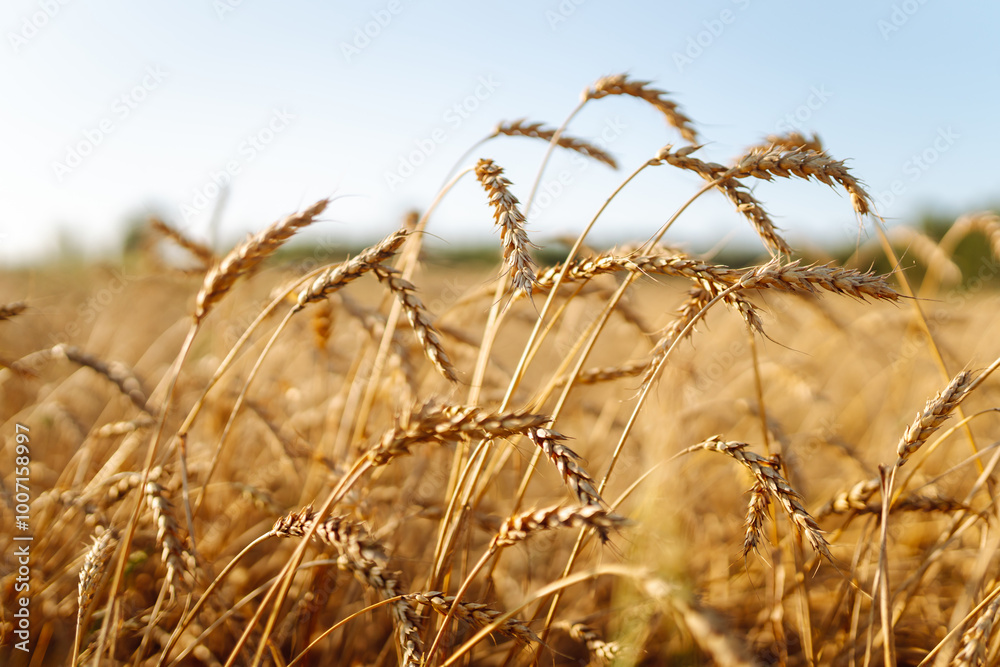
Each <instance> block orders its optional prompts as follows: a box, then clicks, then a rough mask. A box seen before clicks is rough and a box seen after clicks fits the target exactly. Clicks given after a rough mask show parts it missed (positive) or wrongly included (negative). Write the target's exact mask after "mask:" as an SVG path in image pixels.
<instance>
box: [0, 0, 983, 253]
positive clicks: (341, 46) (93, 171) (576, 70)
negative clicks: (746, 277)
mask: <svg viewBox="0 0 1000 667" xmlns="http://www.w3.org/2000/svg"><path fill="white" fill-rule="evenodd" d="M998 25H1000V4H998V3H996V2H986V1H979V2H964V3H943V2H935V1H933V0H925V1H924V2H920V1H919V0H906V1H897V2H866V3H862V2H856V3H763V2H759V1H757V0H716V1H712V2H700V3H654V2H631V3H629V2H622V3H610V2H599V1H598V0H562V1H561V2H560V1H558V0H552V1H551V2H507V3H499V4H498V3H479V2H476V3H464V2H463V3H459V2H437V3H430V2H423V3H417V2H412V1H407V0H391V1H390V0H374V1H365V2H353V3H321V2H316V1H309V0H302V1H300V2H290V3H273V2H272V3H268V2H262V1H260V0H242V1H239V0H216V1H212V0H199V1H197V2H184V3H135V2H132V3H129V2H124V1H113V0H108V1H104V2H100V1H94V2H86V3H85V2H82V1H81V0H64V1H63V2H60V1H59V0H7V2H5V3H4V5H3V8H2V9H0V30H2V32H3V44H2V45H0V88H2V90H3V91H4V95H3V97H2V100H0V262H3V263H5V264H16V263H23V262H25V261H31V260H33V259H34V258H37V257H41V256H44V255H45V254H46V253H50V252H53V251H54V250H56V249H57V247H58V238H59V235H60V233H68V234H69V235H71V236H72V237H73V238H75V239H77V242H78V243H79V244H80V245H81V246H82V247H83V248H85V249H87V250H88V251H90V252H93V253H97V252H101V251H114V250H115V249H116V248H119V247H120V242H121V238H122V234H123V229H124V225H125V220H126V219H127V218H128V217H130V216H132V217H135V216H141V215H145V214H148V213H150V212H154V211H155V212H157V213H159V214H160V215H162V216H163V217H165V218H166V219H167V220H168V221H169V222H172V223H174V224H176V225H177V226H179V227H181V228H182V229H184V230H186V231H187V232H188V233H190V234H191V235H192V236H195V237H200V238H203V239H204V238H209V236H210V231H209V219H210V217H211V213H212V210H213V209H214V208H215V205H216V203H217V199H218V196H219V195H218V188H217V187H216V184H217V183H219V182H225V181H229V182H230V189H229V194H228V197H227V199H226V203H225V207H224V208H223V209H222V216H221V221H220V229H219V230H218V240H217V243H219V244H220V245H221V246H222V247H227V246H228V245H229V244H231V243H233V242H234V241H235V240H236V239H238V238H239V237H240V236H242V235H243V234H245V233H246V232H248V231H255V230H257V229H260V228H262V227H263V226H265V225H267V224H269V223H270V222H272V221H273V220H274V219H277V218H279V217H281V216H283V215H285V214H287V213H289V212H291V211H293V210H296V209H298V208H300V207H301V206H303V205H306V204H308V203H311V202H312V201H314V200H316V199H318V198H320V197H324V196H330V195H333V196H336V197H338V199H337V201H336V202H335V203H334V205H333V206H332V207H331V208H330V209H329V215H328V216H327V219H326V221H325V222H324V223H322V225H320V227H319V228H318V229H314V230H312V231H310V234H311V235H313V236H314V237H315V238H317V239H320V240H327V241H332V242H338V241H343V242H357V241H361V240H370V239H374V238H376V237H379V236H381V235H383V234H385V233H387V232H388V231H390V230H391V229H393V228H394V227H395V226H396V225H397V224H398V222H399V220H400V218H401V216H402V215H403V214H404V212H405V211H406V210H408V209H409V208H412V207H417V208H425V207H426V206H427V205H428V204H429V203H430V201H431V200H432V199H433V197H434V194H435V193H436V191H437V189H438V187H439V186H440V184H441V183H442V180H443V179H444V178H445V176H446V175H447V173H448V172H449V171H450V169H451V168H452V166H453V165H454V163H455V161H456V160H457V159H458V158H459V157H460V156H461V155H462V154H463V153H464V152H465V150H466V149H467V148H468V147H469V146H470V145H471V144H473V143H474V142H475V141H477V140H478V139H479V138H481V137H482V136H484V135H485V134H488V133H489V132H490V131H491V130H492V128H493V127H494V126H495V124H496V123H497V122H498V121H500V120H512V119H516V118H521V117H528V118H529V119H532V120H539V121H544V122H546V123H547V124H549V125H553V126H555V125H558V124H559V123H560V122H561V121H562V120H563V119H564V118H565V116H566V115H567V114H568V112H569V111H570V110H571V109H572V108H573V107H574V106H575V105H576V104H577V102H578V100H579V97H580V93H581V91H583V89H584V88H585V87H587V86H588V85H589V84H590V83H592V82H593V81H594V80H596V79H597V78H598V77H600V76H603V75H607V74H613V73H617V72H628V73H629V74H630V75H631V76H633V77H635V78H638V79H643V80H650V81H652V82H654V83H655V84H656V85H657V86H658V87H660V88H662V89H665V90H668V91H670V92H671V95H672V98H673V99H674V100H676V101H677V102H679V103H680V104H681V106H682V108H683V110H684V111H685V112H686V113H687V114H688V115H690V116H691V117H692V118H693V119H694V121H695V123H696V125H697V127H698V129H699V131H700V132H701V134H702V136H703V139H704V141H705V142H706V143H707V145H706V146H705V147H704V148H703V149H702V151H701V154H702V156H703V157H704V158H705V159H711V160H715V161H720V162H725V161H728V160H731V159H732V158H734V157H735V156H738V155H739V154H740V152H741V150H742V148H743V147H745V146H747V145H749V144H751V143H755V142H757V141H759V140H760V139H762V138H763V137H764V136H765V135H767V134H769V133H772V132H775V131H779V130H782V129H789V128H791V127H796V128H800V129H802V130H803V131H807V132H812V131H815V132H818V133H819V135H820V136H821V138H822V139H823V140H824V142H825V144H826V146H827V148H828V150H829V151H830V153H831V154H832V155H834V156H835V157H838V158H849V159H850V161H849V165H850V166H851V168H852V169H853V170H854V171H855V174H856V175H857V176H858V177H859V178H861V179H862V180H863V181H864V182H865V184H866V185H867V186H868V189H869V190H870V191H871V192H872V194H873V195H875V197H876V201H877V202H879V204H880V206H879V208H880V211H881V212H882V214H883V215H884V216H886V218H887V219H889V220H890V221H892V222H905V221H907V220H912V219H913V217H914V216H915V215H917V214H918V213H919V212H920V211H922V210H925V209H926V208H927V207H933V208H935V209H938V210H942V211H948V212H960V211H963V210H971V209H978V208H983V207H986V206H989V205H995V204H996V203H997V202H998V201H1000V196H998V190H1000V169H998V168H997V167H996V164H995V156H996V155H998V154H1000V133H998V132H997V128H996V118H997V108H998V94H1000V93H998V91H1000V86H998V85H997V84H998V74H997V73H998V72H1000V46H998V42H997V40H996V27H997V26H998ZM569 132H570V133H572V134H574V135H577V136H581V137H584V138H590V139H596V138H599V137H601V136H602V135H603V136H604V137H605V138H606V139H610V141H609V142H608V150H610V151H611V152H612V153H614V154H615V156H616V157H617V158H618V159H619V162H620V164H621V165H622V167H621V169H620V170H619V172H613V171H611V170H609V169H607V168H606V167H604V166H602V165H598V164H587V165H586V166H583V167H581V166H580V164H579V163H578V162H577V161H574V160H572V159H570V157H569V156H565V155H563V156H560V157H559V158H558V159H556V160H555V161H554V162H553V163H552V165H551V167H550V169H549V171H548V172H547V174H548V180H549V183H550V188H549V189H550V192H551V195H550V197H549V198H548V199H547V200H545V201H546V202H547V204H548V205H547V206H545V207H544V208H542V207H539V209H538V210H536V211H535V215H533V216H531V217H530V219H529V228H530V230H531V234H532V237H533V238H534V239H537V242H539V243H545V241H546V239H551V238H554V237H557V236H560V235H564V234H567V233H572V232H575V231H578V230H579V229H581V228H582V226H583V225H584V224H585V223H586V222H587V221H588V220H589V218H590V216H591V215H592V214H593V212H594V211H595V210H596V209H597V208H598V206H599V205H600V204H601V203H602V202H603V201H604V199H605V198H606V197H607V196H608V194H610V192H611V191H612V190H613V189H614V188H615V187H616V186H617V184H618V183H619V182H620V181H621V180H622V179H624V177H625V176H626V175H627V174H628V173H629V172H631V171H632V170H633V169H635V168H636V167H637V166H638V165H640V164H641V163H642V162H644V161H645V160H647V159H648V158H650V157H652V156H653V155H655V153H656V151H657V150H658V149H659V148H660V147H661V146H663V145H664V144H667V143H677V142H680V138H679V137H678V136H677V134H676V133H675V132H674V131H672V130H671V129H670V128H668V127H667V126H666V124H665V123H664V122H663V119H662V118H661V117H660V116H659V115H658V114H657V112H656V111H655V110H654V109H652V108H651V107H648V106H646V105H644V104H642V103H641V102H639V101H638V100H634V99H625V98H609V99H604V100H599V101H595V102H592V103H590V104H588V106H587V108H586V109H585V110H584V111H583V113H581V114H580V116H578V118H577V119H576V120H575V121H574V123H573V124H572V125H571V127H570V130H569ZM414 151H418V152H419V153H420V154H418V155H416V158H415V159H414V158H413V157H412V156H413V154H414ZM543 151H544V145H543V144H541V143H540V142H534V141H529V140H525V139H506V140H495V141H493V142H490V143H488V144H486V145H485V146H483V147H482V148H481V149H480V150H479V151H478V152H477V153H476V154H475V156H474V157H473V158H471V159H468V160H466V163H467V164H471V163H472V162H474V158H475V157H491V158H494V159H495V160H496V161H497V163H498V164H500V165H502V166H504V167H505V168H506V170H507V174H508V176H509V177H510V178H511V180H512V181H513V182H514V192H515V193H516V194H518V195H519V196H520V197H521V199H522V200H525V199H527V196H528V192H529V190H530V185H531V181H532V180H533V178H534V176H535V173H536V170H537V166H538V162H539V159H540V158H541V155H542V153H543ZM413 162H419V163H420V164H419V165H417V166H414V168H413V169H412V174H411V173H409V171H407V170H406V169H405V168H404V169H403V171H402V172H400V165H401V164H408V165H411V166H412V163H413ZM400 173H403V174H405V177H401V179H399V180H398V181H397V179H393V178H391V177H387V174H396V175H397V176H399V175H400ZM559 174H563V175H565V176H566V178H565V179H564V180H563V182H562V183H559V178H558V176H559ZM697 187H698V182H697V180H696V179H695V178H693V177H691V176H690V175H686V174H679V173H672V171H671V170H669V169H668V168H666V167H661V168H658V169H654V170H647V172H645V173H644V174H643V175H642V176H641V177H640V178H639V179H637V181H636V182H635V183H634V184H633V185H632V186H630V187H629V188H628V189H627V190H626V191H625V192H624V193H623V195H622V196H621V197H620V199H619V200H616V202H615V204H614V205H613V206H612V207H611V208H610V209H609V210H608V212H607V213H606V215H605V218H603V219H602V222H601V223H599V225H598V230H597V234H598V236H599V237H600V238H601V239H606V240H613V239H618V240H622V241H627V240H634V239H645V238H646V237H647V236H648V235H649V234H650V233H651V232H652V231H653V230H655V229H656V228H657V227H658V226H659V225H660V224H661V223H662V222H663V221H664V220H665V219H666V218H667V217H669V215H670V214H671V212H672V211H673V210H674V209H675V208H676V207H677V206H678V205H679V204H680V203H681V202H683V201H684V200H685V199H686V198H687V197H688V196H689V195H690V194H691V193H692V192H694V190H695V189H696V188H697ZM894 190H895V192H894ZM756 194H757V195H758V196H759V197H760V198H761V199H762V200H763V201H764V202H765V203H766V204H767V205H768V208H769V210H770V212H771V214H772V216H773V217H774V218H775V220H776V221H777V222H778V224H779V225H780V226H781V227H782V228H783V229H785V230H786V234H787V236H788V237H789V238H790V239H792V242H793V245H795V243H799V244H800V245H801V244H803V243H811V242H820V241H838V242H839V241H850V242H853V241H854V240H856V236H857V221H856V219H855V217H854V215H853V213H852V211H851V208H850V204H849V201H848V200H847V198H846V197H844V196H842V195H841V194H839V193H836V192H833V191H831V190H829V189H828V188H826V187H825V186H820V185H816V184H804V183H801V182H799V183H790V182H783V183H763V182H762V183H760V184H758V185H757V186H756ZM553 195H554V196H553ZM60 230H62V231H60ZM430 230H431V231H432V232H434V233H435V234H436V235H438V236H439V237H440V238H441V239H442V241H443V242H455V243H457V242H462V241H465V240H469V239H473V240H488V239H489V238H490V235H491V234H493V233H494V231H493V228H492V222H491V216H490V210H489V209H488V207H487V205H486V199H485V195H484V193H483V192H482V191H481V189H480V187H479V185H478V184H477V183H476V182H475V180H474V179H472V178H469V177H466V180H465V181H463V182H462V183H461V184H460V185H459V186H458V187H457V188H456V189H455V190H454V191H453V193H452V194H451V195H449V197H448V198H447V199H445V201H444V202H443V203H442V205H441V207H440V209H439V210H438V211H437V214H436V216H435V217H434V219H433V221H432V223H431V227H430ZM754 238H755V237H754V235H753V234H752V233H751V232H750V231H749V230H748V229H747V228H746V224H745V223H744V222H743V221H742V219H741V218H739V217H738V216H737V215H736V214H735V213H733V212H732V211H731V210H730V208H729V205H728V203H727V202H725V201H724V200H722V199H721V198H720V197H718V196H717V195H715V194H709V195H708V196H706V197H703V198H702V201H701V202H700V203H698V204H697V205H696V206H694V207H693V208H692V209H690V210H689V211H688V212H687V213H686V214H685V216H684V217H683V218H682V219H681V222H680V223H678V225H677V226H676V227H675V229H673V230H671V237H670V239H671V240H673V241H675V242H683V243H687V244H689V245H690V246H691V247H693V248H694V249H696V250H697V249H705V248H709V247H712V246H714V245H716V243H718V242H720V241H723V240H725V241H726V242H730V243H738V242H741V241H744V240H746V241H749V242H752V241H753V239H754Z"/></svg>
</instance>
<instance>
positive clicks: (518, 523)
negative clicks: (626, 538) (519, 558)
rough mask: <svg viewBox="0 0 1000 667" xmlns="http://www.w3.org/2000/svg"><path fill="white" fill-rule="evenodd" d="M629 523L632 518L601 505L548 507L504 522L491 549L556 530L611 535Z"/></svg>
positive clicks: (518, 515) (517, 515)
mask: <svg viewBox="0 0 1000 667" xmlns="http://www.w3.org/2000/svg"><path fill="white" fill-rule="evenodd" d="M626 524H628V519H626V518H625V517H622V516H619V515H617V514H614V513H612V512H609V511H608V510H605V509H603V508H601V507H600V506H598V505H578V506H575V507H572V506H571V507H560V506H555V507H547V508H545V509H540V510H531V511H528V512H523V513H521V514H515V515H514V516H511V517H509V518H508V519H507V520H506V521H504V523H503V525H501V526H500V530H499V531H498V532H497V534H496V535H495V536H494V537H493V541H492V542H491V543H490V549H491V550H493V549H498V548H501V547H507V546H510V545H512V544H517V543H518V542H523V541H524V540H526V539H528V538H529V537H530V536H531V535H532V534H533V533H537V532H540V531H543V530H554V529H556V528H593V529H594V530H596V531H598V532H607V531H608V530H610V529H612V528H618V527H620V526H624V525H626Z"/></svg>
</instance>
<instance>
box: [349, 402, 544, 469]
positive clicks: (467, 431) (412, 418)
mask: <svg viewBox="0 0 1000 667" xmlns="http://www.w3.org/2000/svg"><path fill="white" fill-rule="evenodd" d="M550 419H551V417H549V416H547V415H535V414H530V413H527V412H507V413H498V412H495V411H492V410H489V409H486V408H479V407H475V406H457V405H447V406H445V405H436V404H425V405H423V406H421V407H420V408H418V409H417V410H415V411H413V412H408V413H404V414H403V415H402V416H401V417H400V419H399V421H398V423H397V424H396V426H395V427H394V428H392V429H391V430H389V431H386V432H385V434H383V436H382V438H381V440H380V441H379V443H378V445H376V446H375V447H373V448H372V449H371V451H369V452H368V455H367V456H368V459H369V460H370V461H371V462H372V464H373V465H377V466H378V465H385V464H387V463H388V462H389V461H391V460H392V459H394V458H396V457H398V456H406V455H408V454H410V448H411V447H413V446H414V445H417V444H420V443H424V442H433V443H438V444H444V443H447V442H453V441H455V440H457V439H460V438H463V437H479V438H506V437H510V436H513V435H517V434H519V433H525V432H528V431H529V429H532V428H537V427H538V426H541V425H542V424H545V423H547V422H548V421H549V420H550Z"/></svg>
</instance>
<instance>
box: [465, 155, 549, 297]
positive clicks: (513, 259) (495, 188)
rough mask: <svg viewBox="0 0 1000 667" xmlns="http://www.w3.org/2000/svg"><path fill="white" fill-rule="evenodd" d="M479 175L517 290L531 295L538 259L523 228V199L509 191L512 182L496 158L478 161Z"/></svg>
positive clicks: (477, 174) (505, 260) (477, 175)
mask: <svg viewBox="0 0 1000 667" xmlns="http://www.w3.org/2000/svg"><path fill="white" fill-rule="evenodd" d="M476 178H478V179H479V182H480V183H481V184H482V186H483V188H484V189H485V190H486V193H487V194H488V195H489V197H490V205H492V206H493V221H494V222H495V223H496V224H497V226H498V227H499V228H500V243H501V245H502V246H503V258H504V262H505V263H506V264H507V268H508V269H509V270H510V273H511V281H512V283H513V286H514V289H515V290H516V291H519V292H523V293H524V295H525V296H531V290H532V288H533V287H534V284H535V269H534V267H535V262H534V260H533V259H531V254H530V253H529V252H528V251H529V249H530V248H531V247H532V243H531V241H529V240H528V234H527V232H525V229H524V223H525V220H524V215H523V214H522V213H521V209H520V208H518V206H519V204H520V202H518V200H517V197H515V196H514V195H513V194H512V193H511V191H510V187H509V186H510V184H511V183H510V181H509V180H508V179H507V178H506V177H505V176H504V175H503V169H501V168H500V167H498V166H497V165H496V164H494V162H493V160H485V159H484V160H480V161H479V162H478V163H477V164H476Z"/></svg>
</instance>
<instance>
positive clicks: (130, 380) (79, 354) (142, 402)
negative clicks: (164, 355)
mask: <svg viewBox="0 0 1000 667" xmlns="http://www.w3.org/2000/svg"><path fill="white" fill-rule="evenodd" d="M52 352H53V353H55V354H56V355H57V356H60V357H62V358H64V359H68V360H69V361H72V362H73V363H74V364H78V365H80V366H86V367H87V368H89V369H91V370H92V371H95V372H96V373H99V374H100V375H103V376H104V377H105V378H107V379H108V380H110V381H111V382H112V383H113V384H114V385H115V386H116V387H118V390H119V391H121V393H122V394H124V395H125V396H127V397H128V399H129V400H130V401H132V403H133V404H134V405H135V406H136V407H137V408H139V409H140V410H142V411H143V412H145V413H148V414H155V412H156V410H155V409H154V408H153V407H152V406H148V405H147V400H146V395H145V394H144V393H143V391H142V385H140V384H139V380H138V378H136V376H135V373H133V372H132V369H130V368H129V367H128V366H126V365H125V364H123V363H121V362H120V361H111V362H105V361H102V360H101V359H98V358H97V357H95V356H94V355H92V354H87V353H86V352H84V351H83V350H81V349H79V348H77V347H74V346H72V345H66V344H65V343H60V344H58V345H56V346H55V347H53V348H52Z"/></svg>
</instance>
